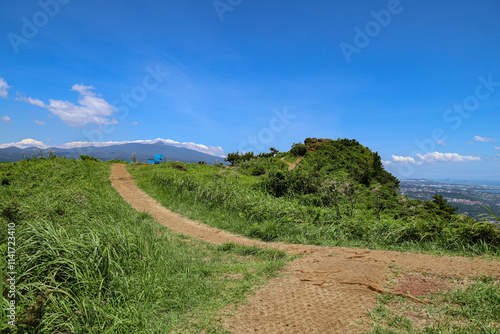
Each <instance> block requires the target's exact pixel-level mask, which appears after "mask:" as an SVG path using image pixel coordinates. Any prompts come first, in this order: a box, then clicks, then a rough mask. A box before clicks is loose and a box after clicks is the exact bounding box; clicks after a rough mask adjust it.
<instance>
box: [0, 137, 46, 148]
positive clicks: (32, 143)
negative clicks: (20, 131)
mask: <svg viewBox="0 0 500 334" xmlns="http://www.w3.org/2000/svg"><path fill="white" fill-rule="evenodd" d="M11 146H15V147H19V148H27V147H38V148H43V149H46V148H48V146H47V145H45V144H44V143H43V142H41V141H38V140H34V139H31V138H27V139H23V140H21V141H19V142H17V143H8V144H0V148H6V147H11Z"/></svg>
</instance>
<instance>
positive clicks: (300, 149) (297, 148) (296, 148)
mask: <svg viewBox="0 0 500 334" xmlns="http://www.w3.org/2000/svg"><path fill="white" fill-rule="evenodd" d="M290 153H291V154H292V155H294V156H302V155H305V154H306V153H307V146H306V145H304V144H299V143H296V144H293V145H292V149H291V150H290Z"/></svg>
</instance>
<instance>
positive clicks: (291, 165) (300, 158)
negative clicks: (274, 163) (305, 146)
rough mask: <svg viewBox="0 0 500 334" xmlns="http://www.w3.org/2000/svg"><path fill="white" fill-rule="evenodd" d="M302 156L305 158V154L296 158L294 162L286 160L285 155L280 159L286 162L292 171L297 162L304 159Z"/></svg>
mask: <svg viewBox="0 0 500 334" xmlns="http://www.w3.org/2000/svg"><path fill="white" fill-rule="evenodd" d="M302 158H304V156H301V157H298V159H297V160H295V161H294V163H293V164H291V163H289V162H288V161H286V160H285V157H283V158H281V159H280V160H281V161H283V162H284V163H286V164H288V171H291V170H292V169H294V168H295V167H296V166H297V164H298V163H299V162H300V161H301V160H302Z"/></svg>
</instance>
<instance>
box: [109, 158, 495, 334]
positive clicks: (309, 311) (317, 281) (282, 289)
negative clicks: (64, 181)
mask: <svg viewBox="0 0 500 334" xmlns="http://www.w3.org/2000/svg"><path fill="white" fill-rule="evenodd" d="M110 179H111V182H112V185H113V187H115V189H116V190H117V191H118V193H119V194H120V195H121V196H122V197H123V198H124V199H125V200H126V201H127V202H128V203H130V205H131V206H132V207H133V208H134V209H136V210H137V211H141V212H142V211H146V212H148V213H150V214H152V215H153V216H154V218H155V219H156V220H157V221H158V222H160V223H162V224H164V225H166V226H168V227H169V228H171V229H172V230H173V231H174V232H177V233H182V234H186V235H190V236H193V237H196V238H199V239H202V240H206V241H209V242H214V243H218V244H221V243H226V242H233V243H237V244H242V245H256V246H260V247H270V248H275V249H280V250H283V251H286V252H289V253H291V254H302V255H304V256H302V257H300V258H298V259H296V260H294V261H292V262H291V263H289V264H288V265H287V266H286V268H285V269H284V270H283V275H281V276H280V277H278V278H274V279H272V280H271V282H270V284H268V285H266V286H265V287H263V288H261V289H260V290H258V291H257V292H256V293H255V294H254V295H253V296H251V297H250V298H249V299H248V302H249V303H248V304H245V305H243V306H241V307H240V308H239V310H238V312H237V314H236V315H235V316H233V317H229V318H228V319H227V320H226V327H227V328H228V329H229V330H230V331H231V332H232V333H266V334H267V333H269V334H273V333H310V334H313V333H359V332H360V331H362V330H365V329H367V328H368V325H367V322H368V321H369V319H368V317H367V313H368V311H369V310H371V309H373V307H374V306H375V298H374V297H375V296H376V294H377V293H378V292H377V291H379V292H380V291H383V290H384V286H385V284H386V283H387V280H388V278H389V273H390V272H389V266H396V267H397V268H400V269H402V270H407V271H419V272H425V273H431V274H437V275H446V276H453V275H457V276H479V275H484V274H487V275H491V276H494V277H497V278H500V262H499V261H487V260H483V259H469V258H464V257H448V256H442V257H437V256H432V255H424V254H413V253H398V252H389V251H374V250H367V249H351V248H343V247H318V246H309V245H295V244H284V243H266V242H263V241H259V240H252V239H248V238H245V237H242V236H239V235H235V234H232V233H228V232H225V231H222V230H219V229H216V228H212V227H209V226H207V225H204V224H200V223H198V222H196V221H193V220H190V219H187V218H185V217H183V216H181V215H179V214H177V213H174V212H172V211H170V210H168V209H167V208H165V207H163V206H162V205H161V204H160V203H158V202H157V201H156V200H154V199H152V198H151V197H150V196H149V195H147V194H146V193H144V192H143V191H142V190H141V189H139V188H138V187H137V186H136V185H135V183H134V181H133V179H132V177H131V176H130V174H129V173H128V171H127V166H126V165H123V164H114V165H112V167H111V176H110Z"/></svg>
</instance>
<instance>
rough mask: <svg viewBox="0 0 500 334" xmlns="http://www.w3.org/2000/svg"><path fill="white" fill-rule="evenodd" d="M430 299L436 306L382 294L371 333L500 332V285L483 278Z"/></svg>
mask: <svg viewBox="0 0 500 334" xmlns="http://www.w3.org/2000/svg"><path fill="white" fill-rule="evenodd" d="M459 283H460V284H458V285H457V286H456V287H455V288H454V289H452V290H450V291H445V292H439V293H435V294H432V295H429V296H426V297H425V298H424V299H425V300H428V301H431V302H432V304H417V303H414V302H412V301H410V300H408V299H404V298H402V297H395V296H392V295H387V294H384V295H380V296H379V298H378V305H377V307H376V308H375V309H374V310H373V311H372V312H371V314H370V317H371V319H372V320H373V324H372V329H371V330H370V331H368V332H367V333H368V334H393V333H415V334H420V333H422V334H445V333H463V334H469V333H485V334H494V333H496V334H497V333H500V284H499V282H498V281H496V280H495V279H494V278H491V277H481V278H476V279H474V280H472V281H470V282H459Z"/></svg>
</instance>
